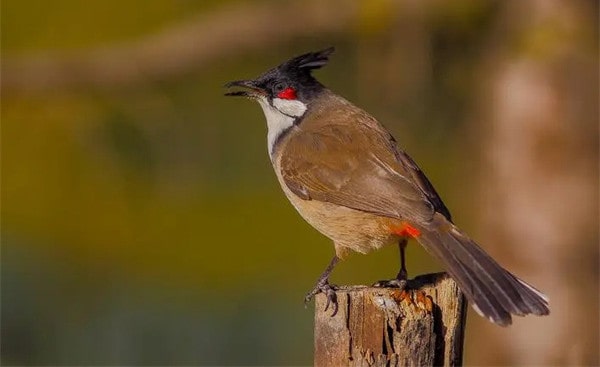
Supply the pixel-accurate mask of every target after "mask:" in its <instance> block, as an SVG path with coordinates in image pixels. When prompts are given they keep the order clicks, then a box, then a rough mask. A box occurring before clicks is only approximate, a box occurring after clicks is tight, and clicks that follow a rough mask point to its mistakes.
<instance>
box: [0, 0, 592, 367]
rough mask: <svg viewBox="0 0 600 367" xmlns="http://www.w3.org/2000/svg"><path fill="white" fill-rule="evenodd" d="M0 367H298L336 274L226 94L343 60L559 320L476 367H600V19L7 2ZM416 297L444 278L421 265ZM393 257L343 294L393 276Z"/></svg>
mask: <svg viewBox="0 0 600 367" xmlns="http://www.w3.org/2000/svg"><path fill="white" fill-rule="evenodd" d="M1 6H2V9H1V10H2V12H1V15H2V19H1V20H2V22H1V25H2V39H1V41H2V115H1V118H2V121H1V122H2V147H1V153H2V167H1V168H2V207H1V209H2V213H1V214H2V217H1V219H2V223H1V224H2V274H1V275H2V339H1V340H2V345H1V347H2V362H3V363H4V364H5V365H6V364H36V365H40V364H52V365H90V364H93V365H149V364H152V365H175V364H177V365H184V364H185V365H241V364H243V365H308V364H310V363H311V361H312V316H313V312H312V310H311V308H312V305H311V306H310V307H309V309H304V307H303V303H302V299H303V296H304V294H305V292H306V291H308V290H309V289H310V288H311V287H312V285H313V283H314V281H315V280H316V278H317V276H318V275H319V274H320V272H321V271H322V270H323V268H324V266H325V264H326V263H327V261H328V260H329V258H330V256H331V255H332V253H333V247H332V246H331V244H330V243H329V241H328V240H327V239H326V238H325V237H323V236H321V235H320V234H318V233H317V232H316V231H315V230H313V229H312V228H310V226H309V225H307V224H306V223H304V222H303V221H302V220H301V219H300V217H299V215H297V214H296V213H295V211H294V210H293V209H292V207H291V205H289V203H288V202H287V200H286V199H285V198H284V196H283V194H282V193H281V192H280V189H279V187H278V184H277V182H276V179H275V176H274V174H273V172H272V168H271V166H270V163H269V160H268V157H267V153H266V129H265V121H264V117H263V115H262V112H261V111H260V109H259V108H258V106H256V105H255V104H253V103H250V102H245V101H240V100H235V101H234V100H230V99H226V98H224V97H223V96H222V94H223V92H224V90H223V87H222V86H223V84H224V83H225V82H227V81H229V80H232V79H239V78H249V77H254V76H257V75H258V74H260V73H261V72H263V71H265V70H266V69H267V68H270V67H272V66H274V65H276V64H278V63H279V62H281V61H283V60H285V59H287V58H289V57H291V56H294V55H297V54H300V53H303V52H306V51H311V50H316V49H320V48H324V47H327V46H330V45H334V46H336V48H337V51H336V53H335V54H334V56H333V58H332V61H331V63H330V65H329V66H328V67H327V68H325V69H323V70H321V71H318V73H317V76H318V77H319V78H320V79H321V80H322V81H323V82H324V83H325V84H326V85H328V86H329V87H330V88H332V89H333V90H334V91H336V92H338V93H340V94H341V95H343V96H345V97H347V98H348V99H350V100H352V101H353V102H355V103H356V104H358V105H359V106H362V107H363V108H365V109H366V110H367V111H369V112H371V113H372V114H373V115H375V116H376V117H377V118H379V119H380V120H381V121H382V122H383V123H384V124H385V125H386V126H387V127H388V128H389V129H390V130H391V131H392V132H393V134H394V135H395V136H396V137H397V139H398V141H399V143H400V145H402V146H403V147H405V148H406V150H407V151H408V152H409V153H410V154H411V155H412V156H413V157H414V158H415V160H416V161H417V162H419V164H420V165H421V166H422V167H423V169H424V170H425V172H426V173H427V174H428V176H429V177H430V178H431V180H432V181H433V182H434V184H435V185H436V187H437V189H438V191H439V192H440V194H441V195H442V197H443V198H444V200H445V201H446V204H447V205H448V206H449V207H450V208H451V210H452V212H453V217H454V218H456V222H457V223H458V224H459V225H460V226H461V227H463V228H464V229H465V230H467V232H469V233H470V234H471V235H472V236H473V237H474V238H476V239H478V240H479V241H480V242H481V243H482V244H483V247H485V248H486V249H487V250H488V251H489V252H490V253H491V254H492V255H493V256H494V257H496V258H497V259H498V260H499V261H500V262H501V263H503V264H505V265H506V266H507V267H508V268H509V269H511V270H513V271H514V272H516V273H517V274H518V275H519V276H521V277H522V278H524V279H526V280H527V281H529V282H531V283H533V284H535V285H536V286H537V287H539V288H540V289H542V290H544V291H545V292H546V293H547V294H548V295H549V297H550V300H551V308H552V314H551V315H550V316H549V317H546V318H536V317H529V318H525V319H521V318H517V319H516V320H515V322H514V326H513V327H511V328H506V329H503V328H500V327H497V326H494V325H492V324H490V323H488V322H487V321H485V320H483V319H481V318H479V317H478V316H477V315H475V314H470V316H469V321H468V325H467V327H468V329H467V340H466V345H465V348H466V359H465V362H466V364H468V365H490V364H495V365H499V364H502V365H598V364H599V363H600V361H599V355H598V353H599V352H598V344H599V338H598V327H599V320H598V310H599V304H598V287H599V284H598V277H599V271H598V269H599V266H598V264H599V251H598V240H599V237H598V182H599V181H598V149H599V146H598V10H599V9H598V2H597V1H590V0H573V1H559V0H534V1H521V0H506V1H500V0H498V1H483V0H455V1H442V0H426V1H414V0H411V1H393V0H368V1H367V0H363V1H345V0H331V1H320V0H306V1H275V0H271V1H266V0H265V1H216V0H214V1H191V0H173V1H158V0H146V1H140V0H133V1H125V2H124V1H114V0H105V1H95V2H82V1H75V0H59V1H50V2H47V1H32V0H19V1H17V0H6V1H2V5H1ZM408 255H409V263H408V265H409V273H410V274H409V275H411V276H414V275H416V274H419V273H423V272H429V271H437V270H439V266H438V265H437V264H435V263H434V262H433V261H432V260H431V258H430V257H428V256H427V254H425V253H424V251H423V250H422V249H421V248H419V247H418V246H414V245H413V246H409V249H408ZM397 266H398V264H397V253H396V248H395V247H394V246H391V247H390V248H388V249H384V250H382V251H380V252H377V253H373V254H371V255H369V256H354V257H351V258H350V259H349V260H348V261H346V262H345V263H343V264H341V265H340V266H339V267H338V269H337V270H336V272H334V275H333V278H332V279H333V281H334V282H337V283H341V284H369V283H372V282H373V281H375V280H378V279H383V278H388V277H391V276H393V275H394V274H395V273H396V271H397Z"/></svg>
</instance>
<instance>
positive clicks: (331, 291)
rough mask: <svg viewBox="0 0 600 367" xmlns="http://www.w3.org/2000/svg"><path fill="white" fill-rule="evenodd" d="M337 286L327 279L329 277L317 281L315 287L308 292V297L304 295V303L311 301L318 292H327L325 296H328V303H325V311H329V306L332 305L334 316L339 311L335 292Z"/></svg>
mask: <svg viewBox="0 0 600 367" xmlns="http://www.w3.org/2000/svg"><path fill="white" fill-rule="evenodd" d="M336 288H337V287H336V286H335V285H331V284H329V281H327V279H323V280H320V281H319V282H317V284H316V285H315V287H314V288H313V289H312V290H311V291H310V292H308V293H307V294H306V297H304V305H305V306H306V304H307V303H308V302H310V300H311V299H312V298H313V297H314V296H315V295H316V294H319V293H323V294H325V297H327V303H326V304H325V311H327V310H328V309H329V306H332V307H333V313H332V314H331V316H332V317H333V316H335V315H336V314H337V311H338V302H337V295H336V294H335V290H336Z"/></svg>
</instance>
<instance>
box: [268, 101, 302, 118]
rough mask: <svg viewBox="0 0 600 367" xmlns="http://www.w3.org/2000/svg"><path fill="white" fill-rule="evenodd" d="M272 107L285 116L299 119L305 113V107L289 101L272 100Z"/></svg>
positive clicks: (297, 102) (300, 103)
mask: <svg viewBox="0 0 600 367" xmlns="http://www.w3.org/2000/svg"><path fill="white" fill-rule="evenodd" d="M273 106H274V107H275V108H277V109H278V110H279V111H281V112H283V113H284V114H286V115H289V116H294V117H300V116H302V115H303V114H304V112H306V105H305V104H304V103H302V102H300V101H296V100H291V99H281V98H274V99H273Z"/></svg>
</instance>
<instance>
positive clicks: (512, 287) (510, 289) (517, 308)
mask: <svg viewBox="0 0 600 367" xmlns="http://www.w3.org/2000/svg"><path fill="white" fill-rule="evenodd" d="M419 229H420V230H421V236H419V238H418V240H419V242H420V243H421V244H422V245H423V247H425V249H427V251H429V252H430V253H431V254H432V255H433V256H435V257H436V258H437V259H438V260H440V261H441V262H442V263H443V264H444V265H445V267H446V270H447V271H448V273H449V274H450V275H451V276H452V277H453V278H454V279H455V280H456V282H457V283H458V286H459V287H460V289H461V290H462V291H463V293H464V294H465V296H466V297H467V299H468V300H469V301H470V302H471V304H472V305H473V308H474V309H475V310H476V311H477V312H478V313H479V314H481V315H482V316H484V317H487V318H488V319H489V320H490V321H492V322H494V323H496V324H499V325H502V326H507V325H510V324H511V323H512V317H511V314H513V315H518V316H524V315H528V314H534V315H547V314H548V313H550V309H549V308H548V298H547V297H546V296H545V295H544V294H543V293H541V292H540V291H538V290H537V289H535V288H534V287H533V286H531V285H529V284H527V283H525V282H524V281H522V280H521V279H519V278H517V277H516V276H514V275H513V274H511V273H510V272H508V271H507V270H505V269H504V268H502V267H501V266H500V265H499V264H498V263H497V262H496V261H494V259H492V257H491V256H489V255H488V254H487V253H485V251H483V249H481V247H479V246H478V245H477V244H476V243H475V241H473V240H471V239H470V238H469V237H468V236H467V235H465V234H464V233H463V232H461V231H460V229H458V228H457V227H456V226H454V225H453V224H452V223H451V222H450V221H448V220H447V219H446V218H445V217H443V216H442V215H440V214H436V215H435V217H434V219H433V220H432V221H431V222H430V223H428V224H426V225H424V226H421V227H420V228H419Z"/></svg>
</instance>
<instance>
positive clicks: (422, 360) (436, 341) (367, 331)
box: [314, 273, 467, 367]
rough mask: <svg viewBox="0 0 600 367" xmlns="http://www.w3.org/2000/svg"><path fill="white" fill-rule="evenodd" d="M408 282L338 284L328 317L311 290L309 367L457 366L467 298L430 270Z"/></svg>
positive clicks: (321, 300)
mask: <svg viewBox="0 0 600 367" xmlns="http://www.w3.org/2000/svg"><path fill="white" fill-rule="evenodd" d="M410 285H411V286H410V289H408V290H407V291H399V290H398V289H393V288H371V287H364V286H352V287H342V288H340V289H339V290H338V291H337V292H336V294H337V299H338V305H339V307H338V312H337V314H336V315H335V316H333V317H332V316H331V314H332V311H331V309H329V310H327V311H325V303H326V301H327V299H326V298H325V296H324V295H323V294H319V295H317V297H316V299H315V359H314V364H315V366H317V367H325V366H352V367H354V366H460V365H461V364H462V350H463V337H464V327H465V321H466V305H467V302H466V300H465V299H464V296H463V295H462V293H461V292H460V290H459V289H458V287H457V285H456V283H455V282H454V281H453V280H452V279H451V278H450V277H449V276H448V275H447V274H446V273H436V274H426V275H422V276H419V277H417V278H415V279H413V280H411V281H410Z"/></svg>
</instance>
